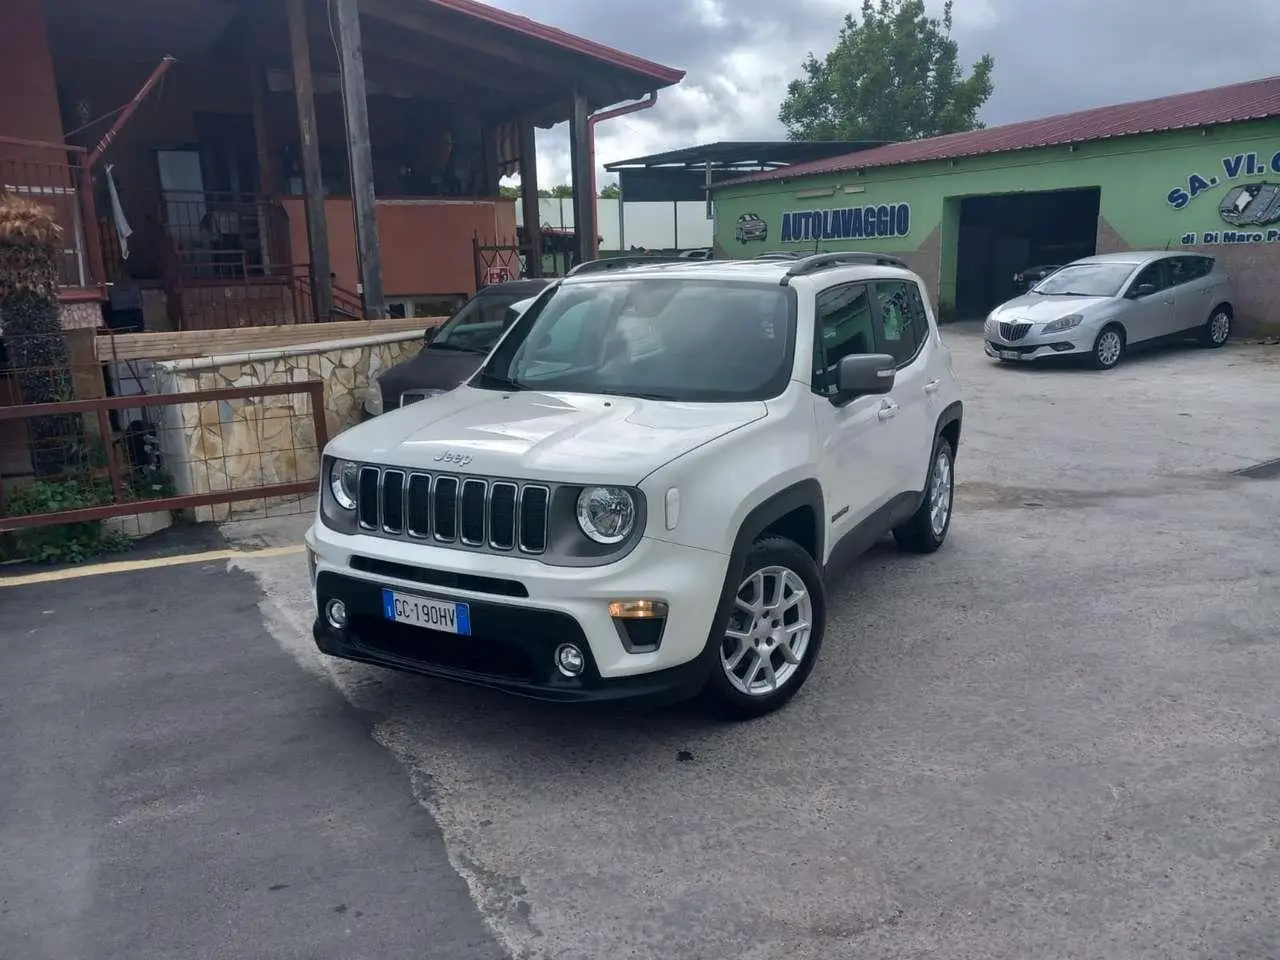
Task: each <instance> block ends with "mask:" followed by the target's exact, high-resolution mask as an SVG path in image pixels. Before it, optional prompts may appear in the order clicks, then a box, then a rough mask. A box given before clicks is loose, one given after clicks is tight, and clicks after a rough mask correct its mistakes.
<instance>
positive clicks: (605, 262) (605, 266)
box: [565, 253, 700, 277]
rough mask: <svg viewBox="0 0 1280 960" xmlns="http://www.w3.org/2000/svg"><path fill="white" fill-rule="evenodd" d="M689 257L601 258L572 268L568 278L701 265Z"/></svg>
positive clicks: (661, 255) (640, 256)
mask: <svg viewBox="0 0 1280 960" xmlns="http://www.w3.org/2000/svg"><path fill="white" fill-rule="evenodd" d="M699 262H700V261H698V260H690V259H689V258H687V257H672V256H668V255H665V254H651V253H650V254H638V255H636V256H628V257H601V258H600V259H599V260H583V261H582V263H579V264H576V265H575V266H573V267H571V268H570V269H569V271H568V272H567V273H566V274H565V276H566V277H576V276H578V275H579V274H582V273H602V272H603V271H605V270H625V269H626V268H627V267H643V266H647V265H649V264H658V263H699Z"/></svg>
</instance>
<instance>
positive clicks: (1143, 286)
mask: <svg viewBox="0 0 1280 960" xmlns="http://www.w3.org/2000/svg"><path fill="white" fill-rule="evenodd" d="M1155 292H1156V285H1155V284H1154V283H1140V284H1138V285H1137V286H1136V287H1134V288H1133V293H1132V294H1131V296H1132V297H1133V298H1134V299H1137V298H1138V297H1149V296H1151V294H1153V293H1155Z"/></svg>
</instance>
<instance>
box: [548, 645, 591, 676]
mask: <svg viewBox="0 0 1280 960" xmlns="http://www.w3.org/2000/svg"><path fill="white" fill-rule="evenodd" d="M586 665H587V658H586V657H584V656H583V655H582V651H581V650H579V649H578V648H577V647H576V646H574V645H573V644H572V643H562V644H560V646H558V647H556V669H558V670H559V671H560V672H561V673H563V674H564V675H565V676H566V677H576V676H578V675H580V674H581V673H582V671H583V669H584V668H585V667H586Z"/></svg>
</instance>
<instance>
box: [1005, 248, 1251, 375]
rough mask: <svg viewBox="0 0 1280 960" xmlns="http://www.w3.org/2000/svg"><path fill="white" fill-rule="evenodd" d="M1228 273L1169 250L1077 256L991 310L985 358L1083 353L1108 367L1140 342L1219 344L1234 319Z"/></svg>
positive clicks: (1212, 263)
mask: <svg viewBox="0 0 1280 960" xmlns="http://www.w3.org/2000/svg"><path fill="white" fill-rule="evenodd" d="M1233 304H1234V290H1233V289H1232V285H1231V278H1230V277H1229V276H1227V273H1226V271H1225V270H1223V268H1222V266H1221V264H1219V263H1218V262H1217V261H1216V260H1214V258H1213V257H1206V256H1203V255H1201V254H1191V253H1175V252H1169V251H1150V252H1144V251H1130V252H1128V253H1108V254H1102V255H1100V256H1096V257H1085V258H1084V259H1083V260H1076V261H1074V262H1072V263H1069V264H1067V265H1066V266H1065V267H1063V268H1061V269H1060V270H1058V271H1057V272H1056V273H1053V274H1051V275H1050V276H1048V277H1045V279H1043V280H1041V281H1040V282H1039V283H1038V284H1036V285H1035V286H1034V287H1032V288H1031V289H1030V290H1028V291H1027V292H1026V293H1024V294H1022V296H1020V297H1015V298H1014V299H1012V300H1010V301H1008V302H1007V303H1003V304H1001V305H1000V306H998V307H996V308H995V309H994V310H992V311H991V313H990V315H989V316H988V317H987V322H986V326H985V328H984V331H983V333H984V339H985V340H986V352H987V356H989V357H993V358H995V359H997V360H1001V361H1028V360H1038V359H1040V358H1042V357H1051V356H1071V355H1078V356H1084V357H1088V358H1089V360H1090V361H1091V362H1092V364H1093V366H1094V367H1096V368H1098V369H1099V370H1110V369H1111V368H1112V367H1114V366H1116V364H1118V363H1119V362H1120V361H1121V359H1122V358H1123V357H1124V354H1125V351H1126V350H1127V349H1128V348H1129V347H1130V346H1132V345H1135V344H1139V343H1154V342H1156V341H1160V340H1171V339H1181V338H1185V337H1192V336H1194V337H1197V338H1199V340H1200V342H1201V343H1202V344H1204V345H1205V346H1206V347H1220V346H1222V345H1223V344H1224V343H1226V342H1227V339H1228V338H1229V337H1230V336H1231V323H1232V320H1233V319H1234V318H1235V308H1234V305H1233Z"/></svg>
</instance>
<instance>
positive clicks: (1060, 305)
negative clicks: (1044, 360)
mask: <svg viewBox="0 0 1280 960" xmlns="http://www.w3.org/2000/svg"><path fill="white" fill-rule="evenodd" d="M1111 302H1112V298H1111V297H1058V296H1047V297H1046V296H1042V295H1041V294H1038V293H1027V294H1023V295H1022V296H1020V297H1014V298H1013V299H1012V300H1009V301H1007V302H1005V303H1002V304H1000V306H998V307H996V308H995V309H994V310H992V311H991V318H992V319H993V320H997V321H998V320H1030V321H1031V322H1032V323H1048V322H1049V321H1051V320H1057V319H1058V318H1059V317H1066V316H1070V315H1071V314H1073V313H1083V314H1085V315H1086V316H1087V315H1089V314H1091V313H1096V312H1097V311H1098V309H1099V308H1102V307H1105V306H1107V305H1109V304H1110V303H1111Z"/></svg>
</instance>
